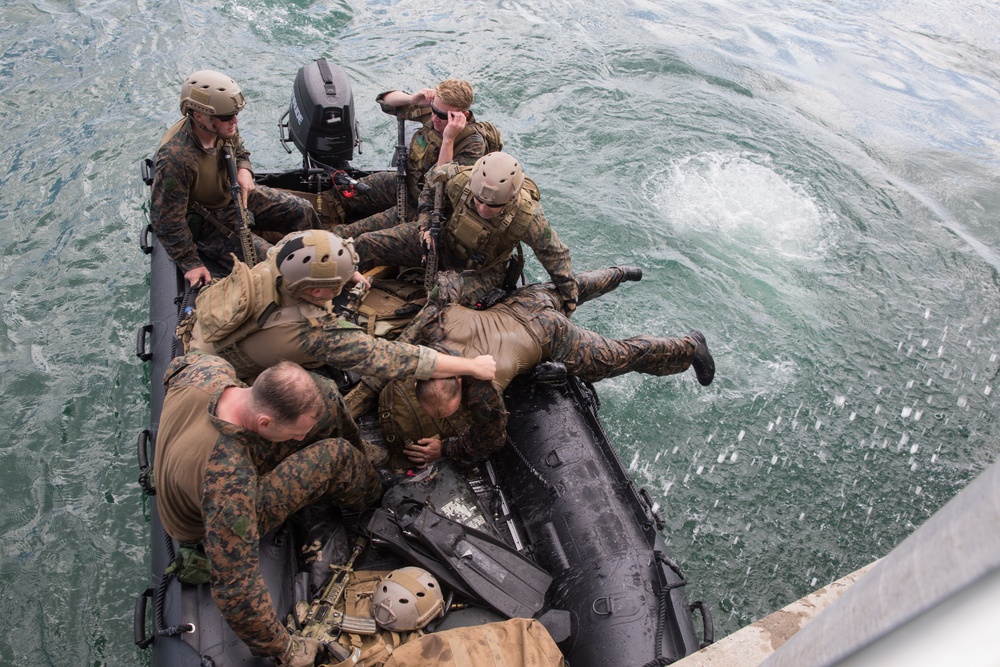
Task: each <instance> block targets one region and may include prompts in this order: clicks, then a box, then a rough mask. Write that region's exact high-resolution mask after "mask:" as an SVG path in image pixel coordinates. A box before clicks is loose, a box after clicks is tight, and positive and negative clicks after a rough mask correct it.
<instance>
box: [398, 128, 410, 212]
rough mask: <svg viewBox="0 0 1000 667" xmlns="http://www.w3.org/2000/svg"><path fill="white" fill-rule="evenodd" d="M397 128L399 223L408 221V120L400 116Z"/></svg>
mask: <svg viewBox="0 0 1000 667" xmlns="http://www.w3.org/2000/svg"><path fill="white" fill-rule="evenodd" d="M397 123H398V127H397V129H396V217H397V219H398V221H399V222H398V224H403V223H404V222H405V221H406V162H407V160H409V159H410V150H409V148H407V146H406V120H405V119H403V118H399V119H398V121H397Z"/></svg>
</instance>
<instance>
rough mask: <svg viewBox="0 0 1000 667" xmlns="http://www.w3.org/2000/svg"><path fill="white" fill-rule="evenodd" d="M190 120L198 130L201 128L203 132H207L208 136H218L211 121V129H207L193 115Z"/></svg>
mask: <svg viewBox="0 0 1000 667" xmlns="http://www.w3.org/2000/svg"><path fill="white" fill-rule="evenodd" d="M191 120H193V121H194V124H195V125H197V126H198V127H199V128H201V129H202V130H204V131H205V132H208V133H209V134H213V135H215V136H219V131H218V130H217V129H215V121H212V127H209V126H207V125H205V124H204V123H203V122H201V121H200V120H198V116H196V115H194V114H192V115H191Z"/></svg>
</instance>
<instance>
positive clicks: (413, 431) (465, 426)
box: [378, 378, 470, 470]
mask: <svg viewBox="0 0 1000 667" xmlns="http://www.w3.org/2000/svg"><path fill="white" fill-rule="evenodd" d="M378 419H379V424H380V425H381V427H382V436H383V438H384V439H385V443H386V446H387V447H388V448H389V457H390V458H389V467H390V468H392V469H393V470H400V469H405V468H410V467H412V466H413V463H412V462H410V460H409V459H408V458H406V454H405V453H404V452H403V450H404V448H405V447H406V443H407V442H417V441H418V440H420V439H421V438H431V437H437V438H441V439H442V440H444V439H446V438H451V437H454V436H456V435H460V434H462V433H465V432H466V431H468V430H469V424H470V420H469V418H468V411H467V410H466V408H465V407H464V406H461V407H459V409H458V412H456V413H455V414H453V415H452V416H450V417H445V418H443V419H434V418H433V417H431V416H430V415H428V414H427V413H426V412H424V410H423V408H421V407H420V403H419V402H418V401H417V394H416V380H414V379H413V378H407V379H405V380H393V381H392V382H390V383H389V384H387V385H386V387H385V389H383V390H382V393H381V394H379V398H378Z"/></svg>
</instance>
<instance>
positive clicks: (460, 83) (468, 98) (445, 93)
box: [434, 79, 476, 111]
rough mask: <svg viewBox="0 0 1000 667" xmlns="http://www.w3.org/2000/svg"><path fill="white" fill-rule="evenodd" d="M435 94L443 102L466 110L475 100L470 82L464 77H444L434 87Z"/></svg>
mask: <svg viewBox="0 0 1000 667" xmlns="http://www.w3.org/2000/svg"><path fill="white" fill-rule="evenodd" d="M434 92H435V94H436V95H437V96H438V97H440V98H441V101H442V102H444V103H445V104H450V105H451V106H453V107H455V108H456V109H460V110H462V111H468V110H469V108H470V107H471V106H472V102H473V101H474V100H475V97H476V96H475V94H474V93H473V92H472V84H471V83H469V82H468V81H466V80H465V79H445V80H444V81H442V82H441V83H439V84H438V85H437V86H436V87H435V88H434Z"/></svg>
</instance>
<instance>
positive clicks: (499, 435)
mask: <svg viewBox="0 0 1000 667" xmlns="http://www.w3.org/2000/svg"><path fill="white" fill-rule="evenodd" d="M639 276H641V273H640V272H639V270H638V269H629V268H625V269H622V268H618V267H612V268H609V269H603V270H599V271H589V272H585V273H580V274H577V275H576V277H575V278H576V284H577V285H578V286H579V298H580V301H581V302H583V301H587V300H589V299H592V298H595V297H598V296H600V295H602V294H605V293H607V292H609V291H611V290H613V289H614V288H616V287H617V286H618V285H619V284H621V283H622V282H623V281H624V280H637V279H638V277H639ZM460 290H461V286H460V284H457V283H453V284H451V285H448V286H440V287H439V288H438V290H437V291H436V292H435V293H434V294H432V298H431V300H430V302H429V303H428V305H427V307H425V308H424V309H423V311H422V312H421V313H420V314H419V315H418V316H417V320H416V321H415V323H414V328H415V330H417V331H419V337H420V338H419V339H420V340H422V341H423V342H425V343H428V344H431V345H435V346H437V347H439V348H440V349H447V350H449V351H450V352H452V353H454V354H491V355H493V357H494V358H495V359H496V361H497V374H496V378H495V379H494V380H493V381H492V382H484V381H480V380H475V379H473V378H462V401H461V406H462V409H463V410H464V411H465V415H464V420H465V421H467V422H468V423H469V428H468V430H467V431H465V432H463V433H458V434H455V435H454V436H453V437H449V438H446V439H445V440H443V441H442V445H441V451H442V454H443V455H446V456H450V457H452V458H455V459H459V460H464V461H472V462H478V461H481V460H484V459H486V458H488V457H489V456H491V455H492V454H493V453H495V452H496V451H497V450H499V449H500V447H502V446H503V444H504V435H505V427H506V423H507V413H506V411H505V410H504V409H503V391H504V389H506V387H507V385H508V384H509V383H510V381H511V380H512V379H513V378H514V377H515V376H516V375H519V374H521V373H525V372H528V371H530V370H531V369H533V368H534V367H535V366H536V365H538V364H539V363H541V362H542V361H548V360H552V361H559V362H562V363H563V364H565V366H566V369H567V371H568V372H569V373H570V374H571V375H576V376H579V377H580V378H582V379H584V380H586V381H588V382H597V381H599V380H603V379H605V378H609V377H614V376H617V375H623V374H625V373H630V372H633V371H635V372H639V373H646V374H649V375H672V374H675V373H682V372H684V371H686V370H687V369H688V368H689V367H690V366H691V365H692V364H694V365H695V370H696V371H697V375H698V380H699V382H700V383H701V384H702V385H708V384H709V383H711V381H712V377H713V376H714V373H715V365H714V361H713V360H712V357H711V355H710V354H709V351H708V347H707V345H706V344H705V339H704V336H703V335H702V334H701V333H700V332H698V331H692V332H691V333H689V334H688V335H687V336H684V337H682V338H666V337H661V336H636V337H633V338H627V339H624V340H617V339H614V338H608V337H606V336H602V335H601V334H598V333H595V332H593V331H590V330H588V329H585V328H583V327H581V326H578V325H577V324H575V323H574V322H573V321H572V320H571V319H570V318H568V317H566V316H565V315H564V314H563V312H562V297H561V296H560V294H559V292H558V290H556V289H555V286H554V285H553V284H552V283H545V284H540V285H531V286H528V287H524V288H521V289H519V290H517V291H515V292H514V293H513V294H511V296H510V297H509V298H508V299H507V300H505V301H503V302H502V303H500V304H498V305H496V306H493V307H492V308H489V309H487V310H483V311H478V310H472V309H469V308H466V307H464V306H461V305H458V304H460V303H462V302H463V300H464V297H463V294H462V293H461V291H460ZM392 385H393V386H392V387H387V388H386V389H385V390H383V393H382V396H383V403H384V402H385V397H386V392H395V393H396V397H395V400H396V401H397V402H398V401H399V399H398V397H399V393H400V392H401V391H408V389H406V387H411V386H412V385H413V381H412V380H411V381H409V382H406V383H405V384H403V381H401V380H397V381H394V382H393V383H392ZM382 422H383V427H384V426H385V423H386V420H385V419H383V420H382ZM383 430H386V429H385V428H384V429H383ZM407 430H408V429H407V428H406V427H405V426H403V425H401V424H397V428H396V429H395V431H393V429H392V428H390V429H388V432H387V434H389V435H392V436H394V438H399V439H404V440H405V439H410V440H414V441H415V440H416V439H417V438H414V437H413V435H415V434H410V435H406V434H405V431H407ZM421 437H428V435H427V434H422V435H421Z"/></svg>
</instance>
